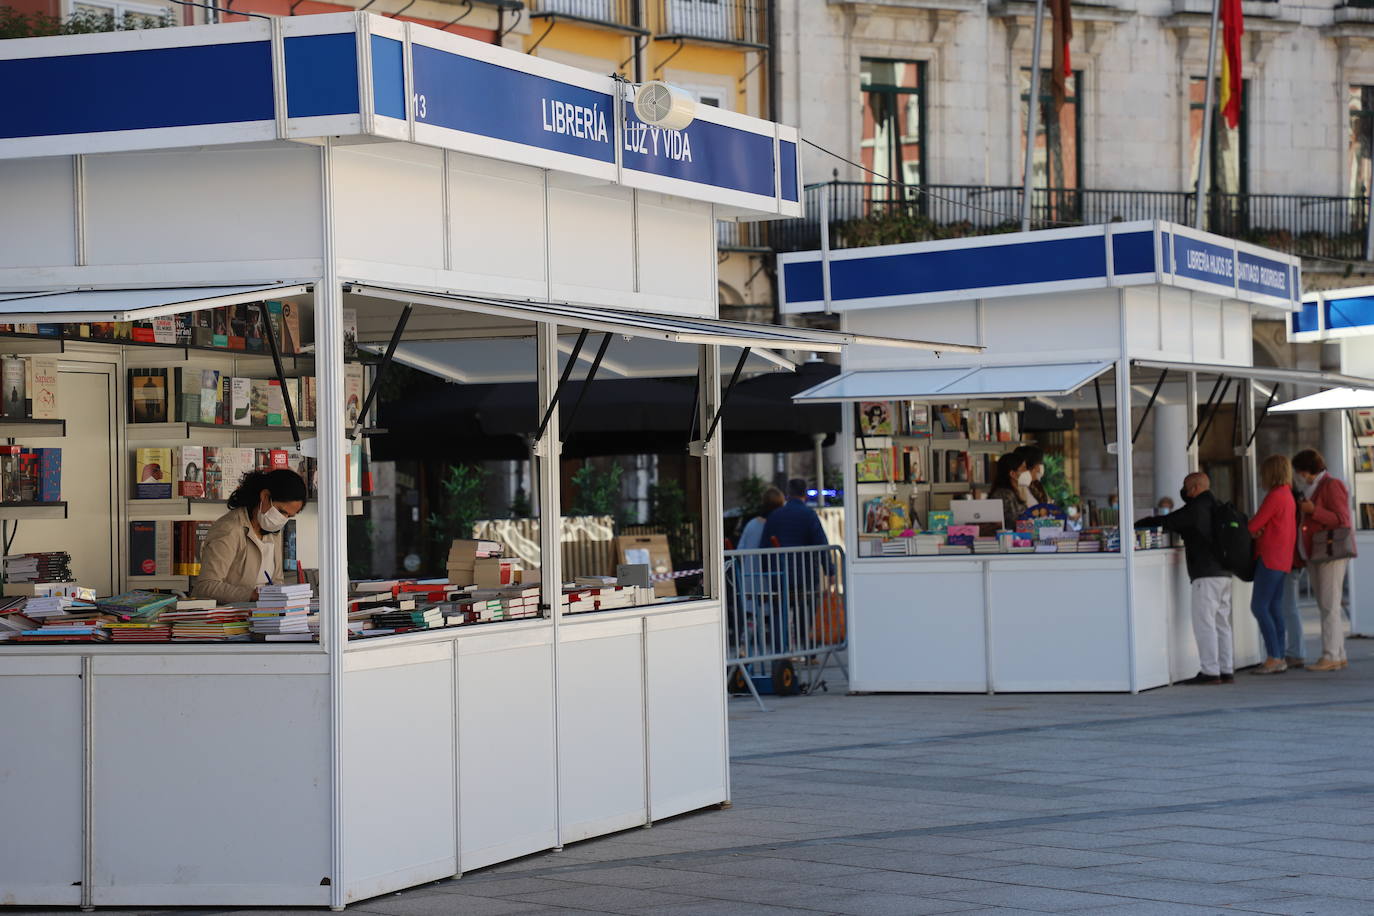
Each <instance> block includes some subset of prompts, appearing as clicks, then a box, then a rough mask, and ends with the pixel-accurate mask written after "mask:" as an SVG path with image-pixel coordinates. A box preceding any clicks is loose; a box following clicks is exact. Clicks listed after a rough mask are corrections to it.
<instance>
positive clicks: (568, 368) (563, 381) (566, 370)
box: [534, 328, 587, 458]
mask: <svg viewBox="0 0 1374 916" xmlns="http://www.w3.org/2000/svg"><path fill="white" fill-rule="evenodd" d="M586 342H587V329H586V328H583V329H582V330H581V331H580V332H579V333H578V335H577V343H576V344H575V345H574V346H573V351H572V353H570V354H569V355H568V363H567V365H565V366H564V367H563V374H562V375H560V376H559V377H558V387H557V388H555V389H554V390H553V397H551V398H549V406H548V408H547V409H546V410H545V411H544V419H542V420H540V421H539V431H538V432H536V433H535V434H534V441H535V443H536V444H535V454H536V455H539V457H541V458H547V457H549V456H548V455H547V454H544V453H543V452H541V451H540V450H539V445H538V443H541V442H543V441H544V432H545V430H547V429H548V428H549V421H550V420H552V419H553V412H554V411H555V410H557V409H558V399H559V398H561V397H562V396H563V389H564V388H567V387H568V378H569V376H571V375H572V371H573V366H574V365H576V364H577V357H579V356H580V355H582V345H583V344H585V343H586Z"/></svg>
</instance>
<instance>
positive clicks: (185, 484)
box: [177, 445, 205, 499]
mask: <svg viewBox="0 0 1374 916" xmlns="http://www.w3.org/2000/svg"><path fill="white" fill-rule="evenodd" d="M204 469H205V449H204V447H202V446H199V445H183V446H180V447H179V448H178V449H177V495H178V496H185V497H186V498H188V499H202V498H204V496H205V477H204V474H203V471H204Z"/></svg>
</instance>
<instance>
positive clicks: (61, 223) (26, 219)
mask: <svg viewBox="0 0 1374 916" xmlns="http://www.w3.org/2000/svg"><path fill="white" fill-rule="evenodd" d="M73 169H74V164H73V162H72V159H71V157H69V156H58V157H56V158H53V159H10V160H6V161H3V162H0V201H3V203H0V268H4V267H56V266H59V265H72V264H75V263H76V198H75V193H74V191H73V188H74V187H75V182H74V179H73V174H74V172H73Z"/></svg>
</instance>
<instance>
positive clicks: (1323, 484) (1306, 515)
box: [1293, 448, 1351, 671]
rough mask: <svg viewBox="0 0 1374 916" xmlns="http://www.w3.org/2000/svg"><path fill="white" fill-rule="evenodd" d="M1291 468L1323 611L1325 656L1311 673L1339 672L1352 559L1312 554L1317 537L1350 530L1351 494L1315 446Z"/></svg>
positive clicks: (1305, 549)
mask: <svg viewBox="0 0 1374 916" xmlns="http://www.w3.org/2000/svg"><path fill="white" fill-rule="evenodd" d="M1293 472H1294V473H1295V474H1296V475H1297V477H1298V479H1299V480H1301V481H1302V490H1303V499H1302V501H1301V502H1299V503H1298V511H1300V512H1301V513H1302V525H1301V532H1300V534H1299V536H1298V549H1299V551H1300V552H1301V554H1302V558H1303V560H1305V561H1306V562H1307V570H1308V575H1309V576H1311V577H1312V591H1313V592H1315V593H1316V596H1317V607H1318V608H1319V609H1320V611H1321V622H1322V657H1321V658H1320V659H1319V660H1318V661H1317V663H1316V664H1315V665H1308V666H1307V670H1308V671H1339V670H1340V669H1341V668H1344V667H1346V666H1347V665H1348V664H1349V663H1348V662H1347V661H1346V658H1345V620H1344V618H1343V617H1342V616H1341V586H1342V585H1343V584H1344V582H1345V568H1346V566H1347V565H1349V563H1350V560H1349V559H1348V558H1345V559H1322V557H1321V554H1320V553H1314V552H1313V547H1312V544H1313V539H1314V537H1317V536H1319V535H1320V536H1323V537H1325V536H1326V535H1325V533H1326V532H1329V531H1335V530H1337V529H1339V528H1344V529H1346V530H1347V534H1349V529H1350V527H1351V524H1350V492H1349V491H1348V490H1346V488H1345V484H1344V483H1342V482H1341V481H1340V480H1338V479H1337V478H1335V477H1332V476H1331V475H1330V474H1329V473H1327V470H1326V459H1325V458H1323V457H1322V453H1321V452H1319V451H1317V450H1316V449H1312V448H1309V449H1304V450H1303V451H1301V452H1298V453H1297V454H1296V455H1294V456H1293Z"/></svg>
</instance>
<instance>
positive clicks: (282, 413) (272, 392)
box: [267, 378, 286, 426]
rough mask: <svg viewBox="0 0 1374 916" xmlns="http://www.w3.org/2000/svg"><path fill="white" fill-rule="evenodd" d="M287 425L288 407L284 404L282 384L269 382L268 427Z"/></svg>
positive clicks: (273, 380)
mask: <svg viewBox="0 0 1374 916" xmlns="http://www.w3.org/2000/svg"><path fill="white" fill-rule="evenodd" d="M285 423H286V406H285V405H284V404H283V403H282V391H281V382H280V381H278V380H277V379H274V378H272V379H268V380H267V425H268V426H283V425H285Z"/></svg>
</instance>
